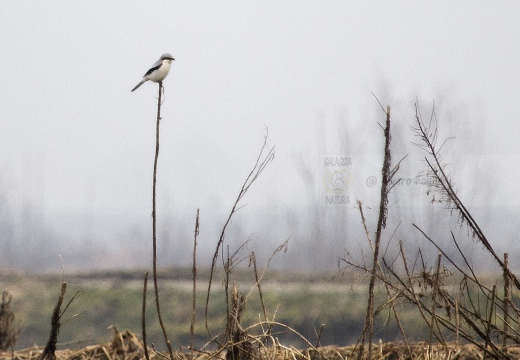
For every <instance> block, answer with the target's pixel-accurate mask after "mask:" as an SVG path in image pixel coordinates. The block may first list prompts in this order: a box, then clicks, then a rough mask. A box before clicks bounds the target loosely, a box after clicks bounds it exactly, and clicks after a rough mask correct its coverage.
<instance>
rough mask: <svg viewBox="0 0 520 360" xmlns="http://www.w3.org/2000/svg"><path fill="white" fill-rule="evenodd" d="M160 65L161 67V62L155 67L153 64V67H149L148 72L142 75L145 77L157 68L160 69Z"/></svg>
mask: <svg viewBox="0 0 520 360" xmlns="http://www.w3.org/2000/svg"><path fill="white" fill-rule="evenodd" d="M161 65H162V62H161V63H159V65H155V64H154V66H153V67H151V68H150V70H148V71H147V72H146V74H144V76H146V75H150V74H151V73H152V72H154V71H155V70H157V69H159V68H160V67H161Z"/></svg>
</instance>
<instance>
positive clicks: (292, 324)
mask: <svg viewBox="0 0 520 360" xmlns="http://www.w3.org/2000/svg"><path fill="white" fill-rule="evenodd" d="M143 274H144V271H128V272H105V273H90V274H47V275H34V274H32V275H31V274H19V273H4V274H2V275H1V276H0V284H1V288H2V289H3V290H6V291H8V292H9V293H10V294H11V295H12V297H13V299H12V302H11V304H10V307H11V310H12V311H13V313H14V315H15V324H16V326H17V327H18V328H19V329H21V333H20V334H19V338H18V341H17V343H16V347H15V349H14V350H16V351H15V353H14V354H16V356H15V358H20V359H30V358H36V357H37V356H39V354H41V352H42V350H43V345H45V343H46V342H47V339H48V337H49V332H50V330H51V316H52V313H53V308H54V306H55V304H56V300H57V298H58V295H59V292H60V284H61V281H62V279H63V280H64V281H65V282H67V284H68V286H67V293H66V296H65V299H64V304H65V303H67V302H68V301H69V299H71V298H72V297H73V296H74V295H75V294H78V295H79V296H77V297H75V299H74V300H73V301H72V302H71V304H70V306H69V307H68V308H67V309H66V311H65V312H64V313H63V315H62V319H61V322H62V324H61V328H60V332H59V337H58V344H57V345H58V346H57V350H58V351H57V352H56V356H57V357H58V358H104V359H115V358H143V354H144V350H143V345H142V341H141V339H142V326H141V321H142V318H141V316H142V314H141V307H142V301H143V280H142V277H143ZM217 275H218V276H220V275H223V274H217ZM159 279H160V284H161V300H162V309H163V317H164V321H165V323H166V327H167V331H168V335H169V337H170V340H171V342H172V344H173V348H174V350H175V352H176V354H177V355H176V356H178V357H180V358H191V357H198V358H207V357H209V355H208V353H213V352H214V351H216V350H217V349H218V346H217V345H216V343H214V344H212V345H210V346H206V347H205V344H206V343H207V342H208V340H209V339H210V338H211V337H210V336H209V334H208V330H207V329H206V326H205V315H204V305H205V300H206V293H207V281H208V273H207V272H202V273H201V274H200V275H199V279H198V284H200V285H198V289H197V296H196V308H197V312H196V323H195V327H194V331H193V338H192V334H191V332H190V325H191V308H192V290H193V289H192V286H193V283H192V281H190V270H189V269H165V270H163V271H161V272H160V273H159ZM221 279H222V278H221V277H219V278H218V280H217V285H216V288H217V289H215V290H214V291H215V295H214V298H212V299H211V301H210V303H209V310H208V329H209V333H211V334H212V335H217V334H221V333H222V332H223V331H224V329H225V328H226V306H225V299H224V298H223V297H222V296H221V295H223V294H224V292H223V290H222V288H221V286H220V285H221ZM234 281H235V283H236V284H237V286H238V288H239V289H240V290H239V291H240V292H241V293H242V294H243V295H244V296H247V294H248V293H249V292H251V293H250V295H249V297H248V300H247V306H246V309H245V310H244V311H243V313H242V317H241V319H240V323H241V324H242V326H243V328H244V329H246V328H248V327H249V328H250V330H248V334H249V335H251V336H252V338H255V337H256V338H257V339H259V338H260V337H261V335H262V333H264V334H265V331H266V326H265V324H264V325H263V326H259V325H255V324H258V323H259V322H260V321H261V319H262V318H263V317H264V315H263V310H262V303H261V302H260V296H259V291H258V289H257V288H256V287H255V281H254V276H252V274H251V271H248V270H240V271H239V270H237V271H236V272H235V277H234ZM262 284H263V285H262V287H261V291H262V298H263V304H264V305H263V306H265V308H266V313H267V317H268V318H269V320H271V321H272V322H273V323H277V324H283V326H281V325H278V326H273V329H272V332H271V335H270V336H269V337H266V338H264V339H263V340H262V341H258V344H256V345H255V346H254V349H255V351H256V352H258V354H263V355H266V356H267V355H269V357H270V358H272V357H274V356H275V353H276V354H277V355H276V357H277V358H286V357H287V358H289V357H290V358H292V359H294V358H297V359H314V360H316V359H320V358H327V359H335V358H339V357H340V356H341V358H342V359H346V358H354V355H355V354H356V350H355V343H356V341H358V338H359V335H360V333H361V331H362V329H363V324H364V321H365V311H366V304H367V293H366V285H364V284H363V283H362V282H360V280H359V279H356V278H355V277H353V276H346V275H345V274H315V275H308V274H287V273H282V272H274V271H272V272H270V274H269V275H267V276H266V278H265V279H264V281H263V283H262ZM444 286H445V287H447V288H448V287H451V288H452V289H455V288H456V287H457V284H456V282H455V281H453V283H452V284H449V283H447V284H445V285H444ZM376 294H377V297H378V298H382V299H386V295H385V294H384V289H383V288H382V287H379V288H377V289H376ZM148 297H149V301H148V306H147V313H146V316H147V324H146V333H147V338H148V346H152V344H153V348H155V349H157V350H158V351H161V352H163V354H166V355H167V352H166V348H165V346H164V345H163V344H164V339H163V337H162V333H161V329H160V327H159V325H158V321H157V317H156V315H155V312H154V310H155V309H154V304H153V301H151V300H150V299H152V298H153V291H151V290H150V289H149V290H148ZM62 310H63V307H62ZM399 315H400V320H401V326H402V327H403V328H404V330H405V334H408V338H407V343H405V342H404V339H403V336H402V335H401V332H400V330H399V329H398V327H397V324H396V322H395V321H393V319H392V315H391V314H390V313H388V311H386V312H381V313H380V314H379V315H378V316H377V317H376V318H375V336H374V338H375V339H377V343H376V344H374V349H373V351H374V352H375V353H377V354H378V355H377V356H378V358H395V359H400V358H403V359H404V358H413V359H418V358H425V356H434V355H433V354H437V355H436V356H441V355H442V354H443V355H442V356H444V357H430V358H439V359H440V358H445V359H447V358H460V359H465V358H468V359H469V358H475V359H476V358H481V356H482V350H481V349H479V348H478V347H477V346H475V345H471V344H468V343H467V341H455V339H454V336H453V334H451V335H450V334H449V333H448V332H446V341H447V343H448V344H449V345H447V346H443V345H440V344H438V342H435V344H433V345H431V346H430V345H429V342H428V336H429V333H430V329H429V327H428V326H427V325H426V323H425V322H424V321H422V319H421V316H420V314H419V312H418V311H417V309H416V307H415V306H412V305H411V304H402V305H400V306H399ZM298 334H299V335H298ZM300 335H301V336H300ZM192 341H193V342H192ZM190 344H193V348H194V349H205V350H203V352H194V353H192V352H191V351H190V350H189V349H188V345H190ZM260 344H261V346H260ZM346 345H348V346H346ZM315 347H316V349H317V350H314V348H315ZM251 351H252V350H251ZM513 351H516V349H515V348H511V349H510V350H509V352H510V354H512V353H513ZM224 353H225V352H223V353H220V354H219V355H218V356H219V357H222V356H224V355H223V354H224ZM125 354H126V355H125ZM150 354H154V351H152V350H150ZM428 354H429V355H428ZM439 354H441V355H439ZM12 355H13V354H12V353H11V352H9V351H8V352H5V353H3V355H2V358H9V359H10V358H12ZM448 355H449V356H448ZM455 355H456V357H455ZM150 356H152V355H150Z"/></svg>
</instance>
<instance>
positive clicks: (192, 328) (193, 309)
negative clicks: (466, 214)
mask: <svg viewBox="0 0 520 360" xmlns="http://www.w3.org/2000/svg"><path fill="white" fill-rule="evenodd" d="M198 235H199V209H197V216H196V217H195V231H194V234H193V260H192V262H193V266H192V269H191V272H192V275H193V292H192V303H191V324H190V337H191V345H190V348H191V359H193V355H194V354H193V346H194V343H195V321H196V318H195V316H196V303H197V302H196V300H197V236H198Z"/></svg>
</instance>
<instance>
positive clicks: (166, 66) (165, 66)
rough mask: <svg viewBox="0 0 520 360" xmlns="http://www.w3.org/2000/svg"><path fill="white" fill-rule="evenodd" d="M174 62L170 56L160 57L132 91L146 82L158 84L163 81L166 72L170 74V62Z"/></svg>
mask: <svg viewBox="0 0 520 360" xmlns="http://www.w3.org/2000/svg"><path fill="white" fill-rule="evenodd" d="M173 60H175V59H174V58H173V56H171V54H164V55H163V56H161V57H160V59H159V60H157V62H156V63H155V64H153V66H152V67H151V68H150V70H148V71H147V72H146V74H144V76H143V80H141V82H140V83H139V84H137V86H136V87H135V88H133V89H132V91H134V90H135V89H137V88H138V87H139V86H141V85H143V84H144V83H145V82H147V81H148V80H152V81H153V82H156V83H160V82H161V81H163V80H164V78H165V77H166V75H168V72H170V65H171V63H172V61H173Z"/></svg>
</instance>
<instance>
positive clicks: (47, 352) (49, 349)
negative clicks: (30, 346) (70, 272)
mask: <svg viewBox="0 0 520 360" xmlns="http://www.w3.org/2000/svg"><path fill="white" fill-rule="evenodd" d="M66 290H67V283H66V282H62V283H61V292H60V296H59V297H58V302H57V304H56V306H55V307H54V311H53V312H52V319H51V334H50V335H49V340H48V341H47V345H45V349H43V352H42V354H41V355H40V358H39V359H40V360H44V359H49V360H55V359H56V343H57V342H58V334H59V333H60V326H61V323H60V318H61V314H62V312H61V304H62V303H63V297H64V296H65V291H66Z"/></svg>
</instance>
